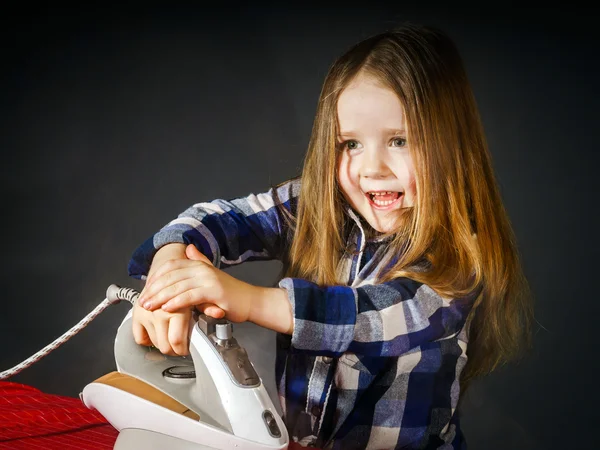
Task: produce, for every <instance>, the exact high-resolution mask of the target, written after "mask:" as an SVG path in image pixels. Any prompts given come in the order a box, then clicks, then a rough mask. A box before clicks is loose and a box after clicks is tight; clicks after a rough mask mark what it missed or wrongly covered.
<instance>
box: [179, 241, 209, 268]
mask: <svg viewBox="0 0 600 450" xmlns="http://www.w3.org/2000/svg"><path fill="white" fill-rule="evenodd" d="M185 256H187V257H188V259H191V260H192V261H203V262H205V263H208V264H210V265H211V266H212V262H211V261H210V260H209V259H208V258H207V257H206V256H204V255H203V254H202V253H200V251H199V250H198V249H197V248H196V246H195V245H194V244H190V245H188V246H187V247H186V248H185Z"/></svg>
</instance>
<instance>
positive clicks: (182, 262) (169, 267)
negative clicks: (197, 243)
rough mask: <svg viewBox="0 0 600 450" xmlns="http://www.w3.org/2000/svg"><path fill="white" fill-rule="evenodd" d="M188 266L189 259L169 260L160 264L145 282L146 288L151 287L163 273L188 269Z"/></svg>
mask: <svg viewBox="0 0 600 450" xmlns="http://www.w3.org/2000/svg"><path fill="white" fill-rule="evenodd" d="M189 265H190V260H189V259H170V260H168V261H165V262H164V263H162V264H161V265H160V266H159V267H157V269H156V270H155V271H154V272H153V273H152V274H151V275H150V276H149V277H148V279H147V280H146V286H149V285H151V284H152V283H154V281H155V280H156V279H157V278H160V277H162V276H163V275H164V274H165V273H168V272H171V271H173V270H177V269H181V268H182V267H188V266H189Z"/></svg>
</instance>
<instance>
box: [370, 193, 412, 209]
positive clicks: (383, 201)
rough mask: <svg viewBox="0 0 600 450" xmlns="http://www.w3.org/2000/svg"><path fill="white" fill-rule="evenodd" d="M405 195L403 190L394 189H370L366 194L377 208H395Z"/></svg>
mask: <svg viewBox="0 0 600 450" xmlns="http://www.w3.org/2000/svg"><path fill="white" fill-rule="evenodd" d="M403 195H404V193H403V192H394V191H370V192H367V194H366V196H367V198H368V199H369V203H371V205H372V206H374V207H375V208H377V209H390V208H393V207H394V206H395V205H396V204H397V203H398V202H399V201H400V199H401V198H402V197H403Z"/></svg>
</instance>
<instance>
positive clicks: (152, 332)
mask: <svg viewBox="0 0 600 450" xmlns="http://www.w3.org/2000/svg"><path fill="white" fill-rule="evenodd" d="M143 326H144V329H145V330H146V333H148V337H149V338H150V345H153V346H154V347H156V348H158V345H157V341H156V330H155V329H154V325H153V324H152V323H145V324H143Z"/></svg>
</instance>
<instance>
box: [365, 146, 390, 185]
mask: <svg viewBox="0 0 600 450" xmlns="http://www.w3.org/2000/svg"><path fill="white" fill-rule="evenodd" d="M391 174H392V171H391V169H390V167H389V166H388V164H387V162H386V153H385V151H384V150H383V149H380V148H378V147H377V148H372V149H367V150H365V151H364V152H363V158H362V161H361V175H362V176H363V177H366V178H386V177H388V176H390V175H391Z"/></svg>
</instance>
